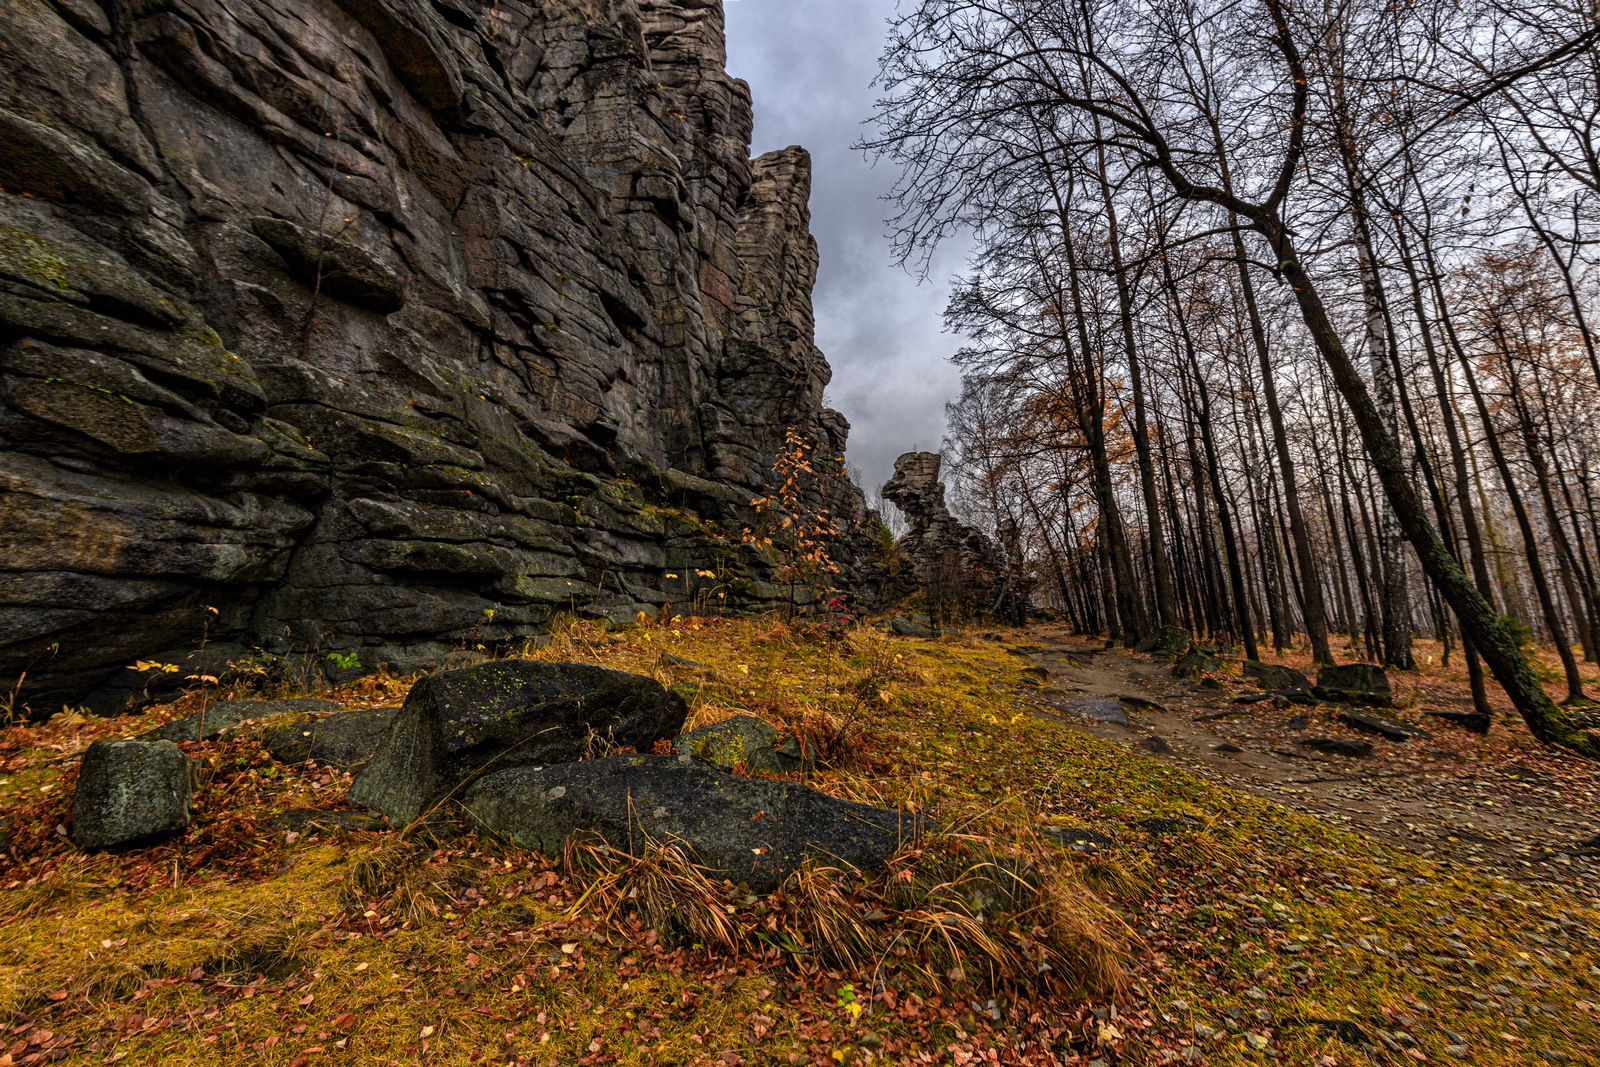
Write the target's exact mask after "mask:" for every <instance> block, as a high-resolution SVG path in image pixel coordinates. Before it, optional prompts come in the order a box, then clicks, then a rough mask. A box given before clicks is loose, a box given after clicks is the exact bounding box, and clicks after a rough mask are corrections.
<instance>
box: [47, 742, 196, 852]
mask: <svg viewBox="0 0 1600 1067" xmlns="http://www.w3.org/2000/svg"><path fill="white" fill-rule="evenodd" d="M193 768H194V765H193V762H192V761H191V760H190V759H189V758H188V757H187V756H185V755H184V754H183V753H182V752H181V751H180V750H179V749H178V746H177V745H174V744H173V743H172V742H171V741H145V740H139V739H134V738H129V739H124V740H120V741H96V742H95V743H94V744H92V745H90V746H89V751H88V752H85V753H84V756H83V764H82V766H81V767H80V768H79V769H78V785H77V791H76V792H75V793H73V795H72V832H71V833H70V834H69V836H70V837H71V839H72V843H73V844H74V845H77V846H78V847H79V848H81V849H83V850H84V851H86V852H90V851H95V850H98V849H105V848H115V847H117V846H119V845H130V844H134V843H136V842H139V841H145V840H149V839H150V838H155V837H160V836H162V835H164V834H170V833H176V832H178V831H180V830H182V829H184V828H185V827H187V826H188V825H189V823H190V822H191V821H192V820H193V818H194V812H193V807H192V799H193V795H194V769H193Z"/></svg>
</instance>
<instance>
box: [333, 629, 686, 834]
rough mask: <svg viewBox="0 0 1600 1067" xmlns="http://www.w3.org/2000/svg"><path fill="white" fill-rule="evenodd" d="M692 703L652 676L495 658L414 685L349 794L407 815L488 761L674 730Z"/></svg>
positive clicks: (566, 756) (645, 738)
mask: <svg viewBox="0 0 1600 1067" xmlns="http://www.w3.org/2000/svg"><path fill="white" fill-rule="evenodd" d="M688 714H689V708H688V705H687V704H685V703H684V701H683V698H682V697H681V696H679V695H678V694H677V693H674V692H671V691H669V690H667V689H663V688H662V687H661V686H660V685H659V684H658V683H656V682H655V681H653V680H652V679H649V678H645V677H642V676H640V675H636V674H625V673H623V672H622V671H614V670H609V669H607V668H605V667H594V666H590V665H588V664H584V663H535V662H533V661H531V660H499V661H497V662H493V663H483V664H479V665H478V666H475V667H467V668H465V669H463V670H458V671H441V672H440V673H438V674H434V675H431V676H429V677H427V678H424V679H423V680H422V681H420V682H418V683H417V684H416V685H414V686H413V687H412V688H411V692H410V693H409V694H408V695H407V696H406V702H405V706H404V707H403V708H402V709H401V710H400V713H399V714H398V715H396V716H395V718H394V722H393V723H392V724H391V725H390V727H389V730H388V732H387V733H386V734H385V735H384V738H383V741H382V742H381V743H380V744H379V745H378V750H377V752H376V753H374V754H373V757H372V759H371V760H370V761H369V762H368V763H367V765H366V766H365V767H363V768H362V770H361V773H360V775H358V776H357V778H356V780H355V784H354V785H352V786H351V788H350V800H351V801H352V802H353V803H356V804H361V805H364V806H365V807H368V808H371V809H372V810H373V811H376V812H379V813H380V814H382V815H384V816H386V817H387V818H388V819H389V821H390V822H391V823H394V824H396V825H400V824H403V823H409V822H411V821H412V820H413V819H415V818H416V817H417V816H419V815H421V814H422V813H423V812H424V811H425V810H427V808H428V807H429V805H431V804H432V803H433V802H434V801H436V800H438V799H440V798H441V797H443V796H444V795H445V794H447V793H449V792H450V791H451V790H452V789H454V788H456V787H458V786H460V785H461V784H462V783H463V782H465V781H467V780H468V779H470V778H472V777H473V776H475V775H477V774H480V773H482V772H484V771H486V770H490V769H493V770H496V771H499V770H503V769H505V768H508V767H519V766H529V765H540V766H542V765H545V764H551V763H566V762H569V761H572V760H577V759H582V758H584V757H585V756H590V755H596V754H603V753H605V752H607V751H612V750H615V749H619V748H632V749H635V750H637V751H640V752H649V751H650V750H651V748H653V747H654V746H655V743H656V742H657V741H660V740H662V739H664V738H671V737H676V736H677V734H678V731H679V730H681V729H682V728H683V720H684V719H685V718H686V717H687V716H688Z"/></svg>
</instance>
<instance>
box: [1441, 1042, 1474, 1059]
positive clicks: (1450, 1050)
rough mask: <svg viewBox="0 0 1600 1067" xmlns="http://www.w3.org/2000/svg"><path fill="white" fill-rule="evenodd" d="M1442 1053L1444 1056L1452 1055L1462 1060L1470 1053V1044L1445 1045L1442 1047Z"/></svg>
mask: <svg viewBox="0 0 1600 1067" xmlns="http://www.w3.org/2000/svg"><path fill="white" fill-rule="evenodd" d="M1444 1054H1445V1055H1446V1056H1451V1057H1454V1058H1455V1059H1458V1060H1464V1059H1466V1058H1467V1057H1468V1056H1470V1055H1472V1046H1471V1045H1446V1046H1445V1047H1444Z"/></svg>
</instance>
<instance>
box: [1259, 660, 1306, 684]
mask: <svg viewBox="0 0 1600 1067" xmlns="http://www.w3.org/2000/svg"><path fill="white" fill-rule="evenodd" d="M1244 676H1245V677H1246V678H1250V679H1253V680H1254V681H1255V682H1256V683H1257V684H1258V685H1260V686H1261V688H1263V689H1309V688H1311V679H1309V678H1307V677H1306V676H1305V675H1303V674H1301V673H1300V672H1299V671H1297V670H1295V669H1294V668H1293V667H1283V666H1279V665H1278V664H1276V663H1262V662H1261V661H1260V660H1253V659H1247V660H1245V661H1244Z"/></svg>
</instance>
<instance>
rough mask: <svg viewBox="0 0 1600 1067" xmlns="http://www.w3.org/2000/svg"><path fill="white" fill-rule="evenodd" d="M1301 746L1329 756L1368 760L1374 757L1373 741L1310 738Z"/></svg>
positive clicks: (1302, 742)
mask: <svg viewBox="0 0 1600 1067" xmlns="http://www.w3.org/2000/svg"><path fill="white" fill-rule="evenodd" d="M1300 744H1301V745H1302V746H1303V747H1305V748H1309V749H1311V750H1312V751H1313V752H1321V753H1323V754H1324V755H1328V756H1345V757H1347V758H1349V759H1366V758H1367V757H1369V756H1371V755H1372V742H1371V741H1359V740H1357V741H1351V740H1347V739H1345V738H1342V737H1308V738H1306V739H1305V740H1303V741H1301V742H1300Z"/></svg>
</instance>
